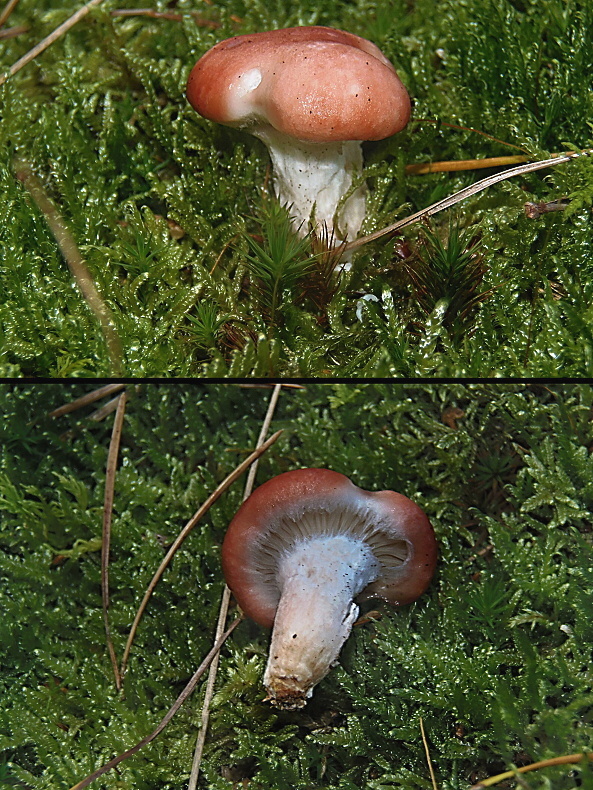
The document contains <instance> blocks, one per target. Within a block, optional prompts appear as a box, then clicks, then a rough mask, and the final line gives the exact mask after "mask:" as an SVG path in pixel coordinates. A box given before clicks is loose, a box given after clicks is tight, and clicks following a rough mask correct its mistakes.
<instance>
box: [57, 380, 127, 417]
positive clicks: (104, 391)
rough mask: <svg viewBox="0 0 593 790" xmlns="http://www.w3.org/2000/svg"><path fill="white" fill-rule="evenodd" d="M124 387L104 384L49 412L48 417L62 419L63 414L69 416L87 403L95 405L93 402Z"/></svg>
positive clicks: (122, 385)
mask: <svg viewBox="0 0 593 790" xmlns="http://www.w3.org/2000/svg"><path fill="white" fill-rule="evenodd" d="M125 386H126V385H125V384H106V385H105V386H104V387H99V388H98V389H96V390H93V391H92V392H87V393H86V395H82V396H81V397H80V398H76V400H72V401H70V403H65V404H64V405H63V406H60V407H59V408H58V409H54V410H53V411H50V413H49V417H62V416H63V415H64V414H70V412H73V411H77V409H81V408H82V407H83V406H88V404H89V403H95V401H98V400H101V398H104V397H105V396H106V395H112V394H113V393H115V392H119V391H120V390H123V388H124V387H125Z"/></svg>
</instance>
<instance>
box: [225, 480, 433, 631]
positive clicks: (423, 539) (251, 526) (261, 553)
mask: <svg viewBox="0 0 593 790" xmlns="http://www.w3.org/2000/svg"><path fill="white" fill-rule="evenodd" d="M332 535H345V536H348V537H351V538H352V539H353V540H362V541H365V542H366V544H367V545H368V546H369V548H370V549H371V551H372V553H373V555H374V557H375V558H376V560H377V561H378V563H379V564H380V574H379V577H378V578H377V579H376V580H375V581H373V582H371V583H370V584H368V585H367V587H366V588H365V589H364V590H363V591H362V593H361V595H360V596H359V598H363V599H364V598H382V599H384V600H385V601H387V602H388V603H390V604H391V605H393V606H401V605H402V604H407V603H411V602H412V601H414V600H416V598H418V597H419V596H420V595H421V594H422V593H423V592H424V590H425V589H426V588H427V586H428V584H429V582H430V580H431V578H432V576H433V573H434V570H435V567H436V560H437V544H436V540H435V536H434V532H433V529H432V526H431V525H430V522H429V520H428V518H427V517H426V514H425V513H424V511H423V510H422V509H421V508H420V507H418V505H416V504H414V502H412V501H411V500H410V499H408V498H407V497H405V496H403V495H402V494H398V493H396V492H395V491H377V492H370V491H364V490H363V489H361V488H358V486H356V485H354V483H352V481H351V480H350V479H349V478H348V477H346V476H345V475H342V474H340V473H338V472H333V471H331V470H329V469H298V470H296V471H292V472H285V473H283V474H280V475H278V476H277V477H273V478H272V479H271V480H268V481H267V482H266V483H264V484H263V485H261V486H259V488H257V489H256V490H255V491H254V492H253V494H251V496H250V497H249V498H248V499H247V500H246V501H245V502H244V503H243V505H242V506H241V507H240V509H239V510H238V512H237V514H236V515H235V517H234V518H233V520H232V521H231V523H230V525H229V528H228V530H227V533H226V536H225V538H224V542H223V546H222V567H223V572H224V576H225V578H226V581H227V584H228V586H229V587H230V589H231V590H232V592H233V594H234V596H235V598H236V599H237V602H238V604H239V606H240V607H241V609H242V610H243V611H244V612H245V614H246V615H247V616H248V617H250V618H252V619H253V620H255V621H256V622H257V623H259V624H260V625H263V626H267V627H271V626H272V625H273V623H274V618H275V614H276V608H277V606H278V602H279V600H280V595H281V592H282V591H281V590H280V589H279V585H278V582H277V578H276V573H277V568H278V564H279V562H280V560H281V559H283V558H284V557H285V556H286V555H287V554H289V553H290V551H291V549H292V548H293V547H294V546H295V545H297V544H298V543H299V542H302V541H306V540H307V539H310V538H317V537H324V536H327V537H329V536H332Z"/></svg>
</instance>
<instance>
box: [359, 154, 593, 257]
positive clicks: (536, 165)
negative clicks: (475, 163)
mask: <svg viewBox="0 0 593 790" xmlns="http://www.w3.org/2000/svg"><path fill="white" fill-rule="evenodd" d="M592 152H593V149H588V150H585V151H581V152H578V153H577V152H575V153H571V154H562V155H561V156H554V157H552V158H550V159H542V160H541V161H540V162H529V163H528V164H525V165H519V166H518V167H512V168H510V169H509V170H505V171H504V172H503V173H496V174H495V175H492V176H488V177H487V178H483V179H482V180H481V181H476V183H475V184H472V185H471V186H469V187H465V189H460V190H459V192H455V193H454V194H453V195H449V197H446V198H443V200H439V201H438V202H437V203H433V204H432V206H428V208H424V209H421V210H420V211H417V212H416V213H415V214H410V216H409V217H405V218H404V219H400V220H399V221H398V222H394V223H393V225H388V226H387V227H386V228H382V229H381V230H377V231H375V232H374V233H371V234H369V235H368V236H362V237H361V238H360V239H356V240H355V241H351V242H350V243H349V244H347V245H346V246H345V248H344V252H345V253H348V252H350V251H352V250H357V249H358V248H359V247H362V246H364V245H365V244H368V243H369V242H371V241H376V240H377V239H380V238H382V237H383V236H387V235H388V234H390V233H395V232H396V231H398V230H402V229H403V228H407V227H408V226H409V225H414V224H415V223H416V222H420V221H421V220H424V219H426V218H427V217H432V216H434V215H435V214H438V213H439V212H440V211H444V210H445V209H447V208H451V206H454V205H455V204H456V203H460V202H461V201H462V200H465V199H466V198H468V197H471V196H472V195H476V194H477V193H478V192H482V191H483V190H484V189H488V187H491V186H494V184H498V183H499V182H500V181H505V180H506V179H507V178H513V176H520V175H523V174H524V173H533V172H534V171H535V170H542V169H543V168H545V167H553V166H554V165H560V164H563V163H564V162H570V161H571V160H572V159H577V158H578V157H579V156H590V155H591V153H592Z"/></svg>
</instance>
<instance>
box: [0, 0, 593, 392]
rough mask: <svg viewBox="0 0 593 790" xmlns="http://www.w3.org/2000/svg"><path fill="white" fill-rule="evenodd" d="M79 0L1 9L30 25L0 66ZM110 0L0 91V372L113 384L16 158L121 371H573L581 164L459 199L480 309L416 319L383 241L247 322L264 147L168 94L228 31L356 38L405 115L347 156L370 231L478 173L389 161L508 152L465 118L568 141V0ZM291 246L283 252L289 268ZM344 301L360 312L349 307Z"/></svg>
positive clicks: (259, 230)
mask: <svg viewBox="0 0 593 790" xmlns="http://www.w3.org/2000/svg"><path fill="white" fill-rule="evenodd" d="M79 5H80V4H79V3H73V2H62V3H61V4H60V5H59V7H56V4H55V3H49V2H41V3H39V2H33V0H21V2H20V3H19V4H18V6H17V8H16V9H15V11H14V12H13V14H12V15H11V18H10V24H14V25H25V26H27V27H28V28H29V29H28V31H27V32H26V33H25V34H21V35H20V36H18V37H16V38H12V39H7V40H5V41H4V42H3V44H2V53H1V55H0V60H1V63H2V65H1V68H2V69H4V70H6V69H8V68H9V67H10V65H12V64H13V63H14V62H15V61H16V60H17V59H18V58H19V57H20V56H21V55H22V54H24V52H26V51H27V50H28V49H29V48H30V47H31V46H33V44H34V43H36V42H37V41H38V40H40V39H41V38H42V37H43V36H44V35H46V34H47V33H48V32H50V31H51V30H53V29H54V28H55V27H56V26H57V25H58V24H59V23H60V22H62V21H63V20H64V19H65V18H67V17H68V16H69V14H70V13H72V11H73V10H75V9H76V8H77V7H78V6H79ZM122 7H123V8H126V7H128V8H131V7H133V4H131V3H128V2H124V3H123V4H122V3H117V2H115V0H105V2H104V3H102V4H101V6H99V7H98V8H96V9H94V10H93V11H92V13H91V14H90V15H89V16H88V17H86V18H85V19H84V20H83V21H81V22H79V23H78V24H77V25H76V26H75V27H74V28H73V29H72V30H71V31H70V32H68V33H67V34H66V35H65V36H63V37H62V38H60V39H59V40H58V41H57V42H55V43H54V44H53V45H52V46H51V47H50V48H49V49H48V50H46V51H45V52H44V53H43V54H41V55H39V56H38V57H37V58H36V59H35V60H34V61H33V62H32V63H30V64H29V65H28V66H26V67H25V68H24V69H23V70H22V71H20V72H19V73H18V74H17V75H16V76H15V77H13V78H11V79H9V80H8V81H7V82H6V83H5V85H4V86H2V87H1V88H0V115H1V117H2V124H1V126H0V151H1V152H2V153H1V154H0V195H1V197H0V206H1V208H0V216H2V217H3V218H4V221H3V222H2V224H1V225H0V262H1V264H2V267H1V268H2V273H1V274H0V294H1V298H0V325H1V326H2V333H3V339H2V343H1V345H0V372H2V373H4V374H5V375H13V376H19V375H25V376H26V375H44V376H62V377H63V376H97V375H99V376H101V375H110V374H111V373H112V369H111V367H110V362H109V355H108V352H107V348H106V345H105V341H104V338H103V337H102V335H101V331H100V328H99V327H98V325H97V322H96V320H95V318H94V317H93V316H92V314H91V312H90V311H89V309H88V308H87V306H86V305H85V303H84V301H83V299H82V297H81V296H80V294H79V292H78V290H77V289H76V287H75V286H74V284H73V282H72V277H71V275H70V273H69V271H68V268H67V266H66V264H65V262H64V260H63V259H62V257H61V255H60V253H59V251H58V249H57V245H56V243H55V240H54V239H53V237H52V235H51V233H50V232H49V230H48V228H47V225H46V222H45V219H44V217H43V216H42V215H41V214H40V212H39V210H38V209H37V208H36V207H35V206H34V204H33V203H32V201H31V198H30V196H29V195H28V194H27V193H26V191H25V190H24V188H23V187H22V185H21V184H19V183H18V182H17V181H16V179H15V176H14V173H13V172H12V162H13V158H14V157H15V156H19V157H21V158H22V159H24V160H27V161H30V162H31V164H32V166H33V168H34V170H35V172H36V173H38V174H39V176H40V177H41V179H42V180H43V182H44V184H45V186H46V189H47V191H48V193H49V194H50V196H51V197H52V198H53V200H54V201H55V203H56V205H57V206H58V207H59V210H60V212H61V214H62V215H63V217H64V220H65V222H66V223H67V225H68V227H69V228H70V230H71V231H72V233H73V234H74V237H75V239H76V242H77V244H78V246H79V248H80V250H81V252H82V254H83V256H84V257H85V259H86V260H87V262H88V265H89V267H90V269H91V272H92V275H93V277H94V279H95V281H96V284H97V286H98V288H99V291H100V293H101V294H102V297H103V298H104V300H105V301H106V303H107V304H108V306H109V308H110V309H111V311H112V313H113V316H114V321H115V325H116V328H117V332H118V334H119V336H120V338H121V342H122V347H123V359H122V367H123V370H124V372H125V374H127V375H130V376H199V377H202V376H210V377H212V376H217V377H218V376H232V377H235V376H248V375H265V376H268V375H272V376H274V375H292V376H299V375H310V376H327V375H338V376H339V375H356V376H358V377H371V376H377V375H390V376H391V375H395V376H424V375H436V376H491V375H507V376H511V375H512V376H523V375H531V376H539V375H542V376H556V375H557V374H558V372H559V371H562V373H563V374H564V375H570V376H583V375H591V371H592V368H591V364H592V363H591V359H592V356H593V351H592V349H593V337H592V336H591V331H590V326H591V324H592V320H591V319H592V316H591V302H592V300H591V293H590V291H591V283H592V282H593V270H592V266H593V264H592V258H591V254H590V249H591V241H592V237H591V233H592V231H591V223H590V210H591V204H592V195H593V170H592V165H591V162H590V161H589V160H585V159H584V160H583V161H578V162H574V163H570V164H567V165H561V166H558V167H556V168H554V169H551V170H549V171H546V172H544V173H538V174H533V175H529V176H526V177H524V178H519V179H517V180H516V181H515V182H512V183H511V182H509V183H506V184H502V185H498V186H496V187H494V188H492V189H491V190H489V191H488V192H487V193H485V194H482V195H481V196H476V197H475V198H473V199H470V200H468V201H466V202H465V203H463V204H462V205H461V206H460V207H459V208H458V212H457V214H456V216H457V222H458V224H459V231H460V232H461V233H463V234H465V236H464V237H465V238H470V239H471V238H476V237H480V238H481V245H482V246H481V249H482V252H483V254H484V259H483V266H484V280H483V283H482V286H481V288H483V290H484V292H485V293H487V294H488V298H486V299H485V300H484V301H483V303H482V304H480V305H479V307H478V308H477V309H475V310H472V311H470V313H469V314H463V315H462V314H458V316H457V319H454V318H453V317H452V313H451V311H450V310H443V309H440V308H439V306H438V305H437V307H435V309H434V310H432V311H431V312H430V313H428V314H427V313H426V310H425V305H424V304H423V303H422V300H420V301H419V300H418V299H417V298H416V295H415V288H414V284H413V282H412V281H411V280H410V279H409V277H408V276H406V267H405V265H403V264H402V257H401V249H399V248H398V247H395V248H394V244H393V242H392V241H381V242H378V243H375V244H374V245H372V246H371V247H366V248H363V250H361V251H360V252H359V253H358V254H357V255H356V257H355V261H354V267H353V270H352V272H350V273H348V274H346V275H342V277H340V278H339V281H333V282H331V283H330V284H329V287H328V289H327V292H326V293H325V294H324V295H323V298H322V299H317V300H315V299H311V298H305V299H303V298H302V296H303V292H307V293H309V294H311V292H312V289H311V282H309V284H308V285H307V282H306V278H305V282H304V283H303V282H298V281H297V282H292V284H291V286H290V287H285V288H284V289H283V294H282V309H281V310H280V311H278V310H276V309H274V310H272V311H271V312H270V309H269V305H268V306H266V305H263V310H262V291H261V288H260V287H259V284H258V281H257V278H254V277H253V273H252V272H250V263H249V257H248V256H249V246H248V243H247V241H246V234H248V236H247V237H249V234H251V235H256V236H257V235H263V237H264V246H265V244H266V243H268V244H270V243H272V238H273V237H274V235H275V234H276V235H277V234H278V232H280V233H282V232H283V231H282V221H281V220H278V217H276V222H271V220H270V218H269V217H268V222H267V224H266V223H265V222H264V224H263V225H262V224H261V223H258V222H256V221H255V219H254V214H256V213H257V207H258V206H259V205H260V193H261V188H262V185H263V184H264V181H265V177H266V168H267V166H268V158H267V153H266V151H265V148H264V147H263V146H262V144H261V143H260V142H259V141H257V140H255V139H253V138H252V137H251V136H249V135H247V134H245V133H243V132H239V131H234V130H230V129H225V128H222V127H219V126H216V125H214V124H211V123H209V122H207V121H205V120H203V119H201V118H200V117H198V116H197V115H196V114H195V113H194V112H193V111H192V110H191V108H190V107H189V106H188V104H187V102H186V100H185V97H184V86H185V80H186V78H187V74H188V72H189V69H190V67H191V66H192V65H193V63H194V62H195V61H196V60H197V58H198V57H199V56H200V55H201V54H203V53H204V52H205V51H206V50H207V49H208V48H209V47H211V46H212V45H213V44H215V43H216V42H217V41H220V40H221V39H224V38H226V37H229V36H231V35H236V34H241V33H247V32H252V31H260V30H265V29H269V28H275V27H283V26H289V25H305V24H323V25H331V26H334V27H338V28H343V29H346V30H350V31H352V32H354V33H357V34H359V35H362V36H365V37H368V38H370V39H372V40H373V41H375V42H376V43H377V44H378V45H379V46H380V47H381V48H382V49H383V50H384V52H385V54H386V55H387V56H388V57H389V58H391V59H392V61H393V62H394V64H395V65H396V67H397V68H398V70H399V72H400V73H401V75H402V78H403V80H404V82H405V83H406V85H407V86H408V88H409V90H410V93H411V95H412V97H413V99H414V104H415V109H414V119H415V120H414V122H413V123H412V124H411V125H410V126H409V127H408V130H407V131H405V132H402V133H401V134H399V135H396V136H395V137H394V138H392V139H388V140H385V141H379V142H376V143H369V144H366V145H365V155H366V164H367V172H366V177H367V180H368V182H369V185H370V189H371V192H370V196H369V202H368V216H367V219H366V221H365V228H364V230H365V231H368V232H370V231H373V230H375V229H378V228H380V227H384V226H386V225H388V224H389V223H391V222H392V221H393V220H394V219H396V218H398V217H402V216H404V215H405V214H406V213H408V212H410V211H412V210H417V209H421V208H424V207H426V206H428V205H429V204H430V203H431V202H433V201H435V200H437V199H438V198H441V197H444V196H446V195H448V194H451V193H452V192H454V191H455V190H456V189H458V188H460V187H463V186H466V185H468V184H470V183H471V182H472V181H473V180H475V179H476V178H477V176H476V175H475V174H473V173H467V172H466V173H458V174H432V175H425V176H414V175H408V176H406V175H405V173H404V167H405V165H406V164H408V163H416V162H421V161H430V160H446V159H459V158H483V157H488V156H500V155H505V154H512V153H516V149H514V148H509V147H508V146H507V145H504V144H503V143H500V142H496V141H494V140H493V139H491V138H488V137H484V136H482V135H480V134H479V133H477V132H476V131H471V130H472V129H475V130H478V131H481V132H484V133H486V134H488V135H491V136H493V137H495V138H498V139H499V140H501V141H504V143H508V144H511V145H514V146H519V147H521V148H522V149H524V150H526V151H528V152H529V154H530V155H532V156H534V157H543V156H547V155H548V153H549V152H554V151H561V150H563V149H565V148H566V146H567V145H568V146H576V147H580V148H584V147H587V146H588V145H591V130H590V120H591V117H592V116H593V105H592V99H591V91H590V85H591V81H592V79H593V55H592V50H591V47H590V44H589V42H590V41H591V37H592V36H593V11H592V9H591V5H590V3H589V2H584V0H549V1H548V2H545V3H542V2H535V0H513V2H511V0H488V1H487V2H485V1H484V0H468V2H464V3H459V2H453V0H445V2H441V3H439V8H438V14H435V12H434V3H433V2H432V0H419V2H416V3H413V4H410V3H404V2H400V1H399V0H398V2H396V3H394V2H392V0H356V2H354V3H352V2H349V0H348V2H346V0H326V2H324V3H323V4H320V3H318V2H312V0H299V2H298V3H294V2H287V0H276V1H275V2H273V3H268V2H266V3H263V2H248V3H247V2H242V0H233V2H232V3H226V4H224V6H222V7H221V6H217V5H198V6H196V5H195V4H193V3H190V2H188V1H187V0H181V1H180V2H178V3H177V4H176V5H175V8H174V9H173V10H174V12H175V13H177V14H179V15H180V18H175V19H167V18H156V19H155V18H151V17H146V16H135V17H118V16H112V14H111V12H112V11H113V10H116V9H118V8H122ZM156 9H157V10H160V11H165V10H169V11H171V9H170V8H169V7H168V6H167V5H166V4H163V3H160V4H159V3H157V6H156ZM196 14H197V15H198V17H199V18H198V20H197V21H196V18H195V15H196ZM435 122H436V123H435ZM446 124H453V125H456V126H461V127H464V129H459V128H452V127H451V126H447V125H446ZM558 198H570V199H571V203H570V204H569V207H568V209H567V210H566V211H565V212H564V214H544V215H542V216H541V217H540V218H539V219H536V220H533V219H527V218H526V217H525V216H524V215H523V208H522V206H523V203H524V202H525V201H526V200H531V201H548V200H554V199H558ZM276 215H278V212H276ZM270 223H271V224H270ZM449 226H450V219H449V218H448V217H447V216H446V215H445V216H442V217H441V216H438V217H437V218H436V219H435V225H434V227H433V231H434V233H435V234H436V235H437V237H438V238H439V239H440V243H441V244H444V245H446V244H447V243H448V242H447V234H448V228H449ZM256 241H257V239H256ZM257 243H259V242H257ZM407 243H408V245H409V248H410V251H411V253H412V254H414V251H415V250H416V249H417V248H418V245H419V244H420V245H421V242H419V241H418V239H417V232H416V231H415V230H414V229H412V230H411V231H410V232H409V233H408V235H407ZM286 244H287V245H288V246H290V245H291V244H292V241H291V240H290V238H289V237H287V238H286ZM313 253H314V251H313V250H310V249H305V250H302V251H301V253H300V255H301V257H300V258H299V257H298V256H297V257H296V258H295V259H294V260H293V263H294V266H293V269H294V270H295V271H296V270H297V269H298V268H299V265H300V266H301V268H306V262H307V260H308V259H309V258H310V257H311V255H312V254H313ZM463 254H464V250H460V255H462V256H463ZM431 263H434V265H438V258H434V260H432V261H431V259H430V256H429V258H428V260H427V265H429V266H430V265H431ZM319 265H320V266H322V264H321V263H320V264H319ZM326 274H327V273H326ZM320 280H321V281H322V282H323V281H324V282H326V283H327V276H326V275H324V274H322V273H321V272H320V273H318V275H317V282H319V281H320ZM322 290H323V289H322ZM363 295H370V296H373V297H375V299H377V300H378V301H375V302H370V303H369V302H368V301H366V302H363V303H362V304H360V298H361V297H362V296H363ZM204 311H206V312H207V313H208V316H207V317H206V320H207V325H205V327H204V326H202V329H200V326H201V325H202V324H203V321H204V319H205V316H206V313H205V312H204ZM196 322H197V323H196ZM196 326H197V327H198V330H197V331H196ZM213 327H214V328H213ZM460 338H462V342H460Z"/></svg>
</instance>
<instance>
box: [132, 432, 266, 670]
mask: <svg viewBox="0 0 593 790" xmlns="http://www.w3.org/2000/svg"><path fill="white" fill-rule="evenodd" d="M281 433H282V431H276V433H275V434H274V435H273V436H270V438H269V439H268V440H267V442H264V444H262V446H261V447H258V448H257V449H256V450H254V451H253V452H252V453H251V454H250V455H249V456H248V457H247V458H246V459H245V460H244V461H242V462H241V463H240V464H239V466H237V467H236V468H235V469H234V470H233V471H232V472H231V474H230V475H228V477H226V478H225V479H224V480H223V481H222V483H221V484H220V485H219V486H218V488H216V490H215V491H213V493H212V494H210V496H209V497H208V499H206V501H205V502H204V503H203V504H202V505H201V506H200V507H199V508H198V510H197V511H196V512H195V513H194V515H193V516H192V517H191V518H190V520H189V521H188V522H187V524H186V525H185V527H183V529H182V530H181V532H180V533H179V535H178V536H177V538H176V539H175V541H174V542H173V544H172V545H171V547H170V548H169V551H168V552H167V554H166V555H165V558H164V559H163V561H162V562H161V564H160V565H159V567H158V569H157V571H156V573H155V574H154V576H153V577H152V579H151V581H150V584H149V585H148V588H147V590H146V592H145V593H144V597H143V599H142V602H141V603H140V606H139V607H138V611H137V612H136V616H135V617H134V622H133V623H132V627H131V629H130V633H129V635H128V641H127V642H126V647H125V650H124V655H123V658H122V662H121V668H120V674H121V676H122V678H123V676H124V675H125V673H126V669H127V665H128V657H129V655H130V649H131V647H132V642H133V641H134V637H135V635H136V631H137V629H138V623H139V622H140V619H141V617H142V615H143V614H144V610H145V609H146V606H147V604H148V601H149V600H150V596H151V595H152V593H153V592H154V588H155V587H156V585H157V583H158V581H159V579H160V578H161V576H162V575H163V573H164V572H165V570H166V568H167V566H168V565H169V563H170V562H171V560H172V558H173V556H174V555H175V552H176V551H177V549H178V548H179V547H180V546H181V544H182V543H183V541H184V540H185V539H186V537H187V536H188V535H189V533H190V532H191V531H192V529H193V528H194V527H195V526H196V524H197V523H198V522H199V521H200V519H201V518H202V516H203V515H204V514H205V513H207V512H208V510H209V509H210V508H211V507H212V505H213V504H214V503H215V502H216V500H217V499H218V498H219V497H220V496H221V495H222V494H223V493H224V492H225V491H226V490H227V488H228V487H229V486H230V485H232V484H233V483H234V482H235V480H236V479H237V478H238V477H240V476H241V475H242V474H243V472H244V471H245V470H246V469H247V468H248V467H249V465H250V464H252V463H253V462H254V461H255V460H256V459H257V458H259V457H260V455H263V454H264V453H265V452H266V450H267V449H268V447H271V446H272V445H273V444H274V442H275V441H277V439H278V437H279V436H280V435H281Z"/></svg>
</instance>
